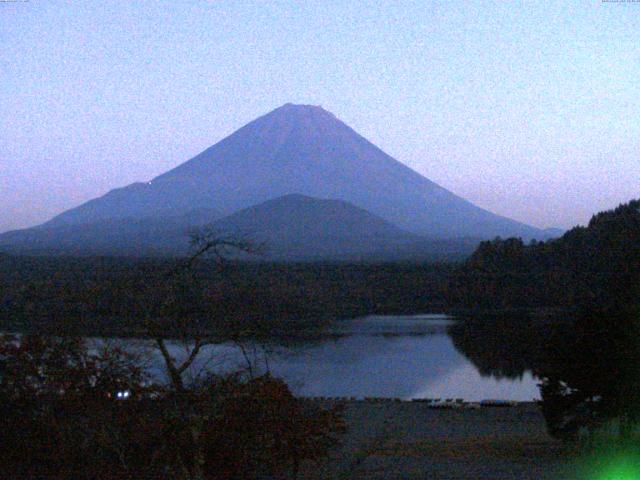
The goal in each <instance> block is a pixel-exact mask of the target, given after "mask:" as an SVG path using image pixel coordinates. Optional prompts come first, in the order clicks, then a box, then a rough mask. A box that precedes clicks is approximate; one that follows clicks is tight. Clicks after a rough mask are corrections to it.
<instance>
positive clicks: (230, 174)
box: [46, 104, 545, 238]
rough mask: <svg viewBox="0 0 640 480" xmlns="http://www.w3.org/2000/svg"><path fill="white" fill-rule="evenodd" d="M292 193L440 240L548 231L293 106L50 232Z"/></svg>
mask: <svg viewBox="0 0 640 480" xmlns="http://www.w3.org/2000/svg"><path fill="white" fill-rule="evenodd" d="M290 193H302V194H305V195H309V196H312V197H317V198H327V199H338V200H344V201H347V202H350V203H352V204H354V205H355V206H358V207H360V208H363V209H365V210H368V211H369V212H371V213H373V214H374V215H378V216H380V217H381V218H383V219H385V220H387V221H389V222H391V223H393V224H395V225H397V226H398V227H400V228H402V229H404V230H408V231H410V232H413V233H417V234H421V235H426V236H429V237H433V238H454V237H468V236H471V237H480V238H492V237H495V236H497V235H500V236H503V237H506V236H522V237H524V238H533V237H537V238H543V237H544V236H545V234H544V232H543V231H541V230H539V229H536V228H533V227H530V226H528V225H524V224H522V223H519V222H516V221H514V220H510V219H507V218H505V217H501V216H498V215H495V214H493V213H490V212H488V211H486V210H483V209H481V208H479V207H477V206H475V205H473V204H471V203H470V202H468V201H466V200H464V199H462V198H460V197H458V196H456V195H454V194H453V193H451V192H449V191H448V190H446V189H444V188H442V187H441V186H439V185H437V184H436V183H434V182H432V181H430V180H428V179H427V178H425V177H423V176H422V175H420V174H418V173H417V172H415V171H413V170H411V169H410V168H409V167H407V166H405V165H404V164H402V163H400V162H398V161H397V160H395V159H393V158H392V157H390V156H389V155H387V154H386V153H384V152H383V151H382V150H380V149H379V148H378V147H376V146H375V145H373V144H372V143H371V142H369V141H368V140H366V139H365V138H363V137H362V136H360V135H358V134H357V133H356V132H355V131H354V130H353V129H351V128H350V127H348V126H347V125H345V124H344V123H343V122H341V121H340V120H338V119H337V118H336V117H335V116H334V115H333V114H331V113H329V112H327V111H325V110H323V109H322V108H320V107H316V106H310V105H293V104H286V105H284V106H282V107H280V108H277V109H275V110H274V111H272V112H270V113H268V114H266V115H264V116H262V117H259V118H258V119H256V120H254V121H252V122H250V123H249V124H247V125H245V126H244V127H242V128H240V129H239V130H237V131H236V132H234V133H233V134H231V135H230V136H228V137H226V138H225V139H223V140H221V141H220V142H218V143H216V144H215V145H213V146H212V147H210V148H208V149H207V150H205V151H203V152H202V153H200V154H199V155H196V156H195V157H194V158H192V159H191V160H189V161H187V162H185V163H183V164H181V165H179V166H178V167H176V168H174V169H172V170H170V171H168V172H166V173H164V174H162V175H160V176H158V177H156V178H155V179H153V180H152V181H150V182H148V183H134V184H132V185H129V186H127V187H124V188H121V189H116V190H112V191H111V192H109V193H107V194H106V195H104V196H103V197H100V198H97V199H94V200H91V201H89V202H87V203H85V204H83V205H81V206H79V207H77V208H74V209H71V210H68V211H66V212H64V213H62V214H60V215H58V216H57V217H55V218H54V219H53V220H51V221H50V222H48V223H47V224H46V225H48V226H56V225H61V224H73V223H92V222H94V221H96V220H102V219H106V218H145V217H152V216H164V215H179V214H182V213H184V212H186V211H190V210H193V209H195V208H215V209H217V210H219V211H220V212H221V213H222V214H224V215H229V214H231V213H233V212H235V211H237V210H240V209H242V208H246V207H249V206H252V205H255V204H258V203H261V202H264V201H266V200H269V199H272V198H277V197H280V196H283V195H287V194H290Z"/></svg>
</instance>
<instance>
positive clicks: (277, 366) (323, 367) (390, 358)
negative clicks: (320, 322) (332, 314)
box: [151, 315, 539, 401]
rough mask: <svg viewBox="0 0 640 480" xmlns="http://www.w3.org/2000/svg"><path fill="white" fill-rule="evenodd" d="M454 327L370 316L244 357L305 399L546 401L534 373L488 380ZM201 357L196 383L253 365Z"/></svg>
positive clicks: (223, 348) (234, 355)
mask: <svg viewBox="0 0 640 480" xmlns="http://www.w3.org/2000/svg"><path fill="white" fill-rule="evenodd" d="M452 323H453V321H452V320H450V319H449V318H448V317H446V316H443V315H420V316H368V317H363V318H358V319H354V320H345V321H343V322H342V323H340V326H339V328H338V330H337V331H334V332H333V333H335V334H336V335H331V336H328V337H327V338H323V339H322V340H318V341H316V342H314V343H313V344H308V345H305V346H296V347H292V348H290V349H287V350H283V349H282V350H281V349H275V351H270V352H269V353H267V354H266V355H265V352H264V351H263V350H261V349H259V348H251V347H250V348H248V349H247V351H246V352H245V353H246V354H247V356H248V357H249V359H250V360H251V361H252V364H254V368H255V369H257V370H260V371H264V369H265V368H266V366H267V365H268V368H269V369H270V371H271V372H272V373H273V374H274V375H276V376H278V377H281V378H283V379H285V380H286V381H287V383H289V385H290V387H291V389H292V390H293V392H294V393H295V394H297V395H302V396H326V397H343V396H353V397H364V396H379V397H400V398H404V399H410V398H421V397H430V398H464V399H465V400H469V401H478V400H483V399H490V398H491V399H493V398H497V399H509V400H532V399H538V398H539V393H538V387H537V384H536V379H535V378H533V377H532V375H531V374H530V373H529V372H527V371H525V372H523V373H522V375H521V376H518V377H516V378H496V377H492V376H486V375H485V376H483V375H481V374H480V373H479V371H478V369H477V368H476V367H475V366H474V364H473V363H472V362H471V361H470V360H469V359H467V358H466V357H465V355H464V354H463V353H461V352H460V351H458V350H457V349H456V347H455V346H454V344H453V342H452V338H451V336H450V335H449V333H448V330H449V327H450V325H451V324H452ZM171 352H172V354H173V355H175V356H180V355H184V354H185V352H184V350H183V348H182V347H181V346H180V345H179V344H172V345H171ZM153 354H154V355H156V353H153ZM200 358H201V360H200V361H199V362H198V363H197V364H195V365H194V367H193V368H192V369H191V372H190V374H191V375H192V376H193V377H195V376H197V375H199V374H202V372H203V371H206V370H209V371H217V372H221V371H232V370H235V369H238V368H245V367H246V365H247V361H246V357H245V356H243V354H242V352H241V351H240V349H239V348H238V347H236V346H234V345H231V344H222V345H212V346H209V347H207V349H206V350H205V351H204V352H203V353H202V355H201V357H200ZM156 362H157V363H156ZM151 363H152V364H155V368H156V371H157V373H158V374H160V372H161V369H160V367H159V366H160V365H161V364H162V362H161V360H160V359H159V358H158V357H156V358H155V360H153V361H152V362H151Z"/></svg>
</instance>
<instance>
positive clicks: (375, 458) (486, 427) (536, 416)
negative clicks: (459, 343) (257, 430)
mask: <svg viewBox="0 0 640 480" xmlns="http://www.w3.org/2000/svg"><path fill="white" fill-rule="evenodd" d="M345 417H346V421H347V425H348V428H349V431H348V433H347V434H346V436H345V438H344V441H343V445H342V447H341V448H340V449H339V450H338V451H336V452H335V453H334V454H333V455H332V456H331V458H330V459H329V460H328V461H326V462H323V464H321V465H316V466H313V467H311V466H309V467H308V468H305V471H304V472H303V475H302V478H305V479H309V480H316V479H317V480H327V479H370V480H375V479H432V480H444V479H446V480H462V479H465V480H466V479H474V480H478V479H491V480H502V479H516V480H540V479H553V480H559V479H564V478H570V477H568V476H566V475H565V474H564V473H563V472H566V470H567V465H568V459H567V453H566V452H564V451H563V446H562V444H561V443H560V442H558V441H556V440H554V439H553V438H551V437H550V436H549V435H548V434H547V432H546V429H545V424H544V419H543V418H542V415H541V414H540V411H539V409H538V407H536V406H535V405H532V404H521V405H519V406H517V407H505V408H481V409H478V410H434V409H429V408H427V405H426V404H424V403H419V402H403V403H393V402H384V403H366V402H359V401H354V402H348V403H347V404H346V412H345Z"/></svg>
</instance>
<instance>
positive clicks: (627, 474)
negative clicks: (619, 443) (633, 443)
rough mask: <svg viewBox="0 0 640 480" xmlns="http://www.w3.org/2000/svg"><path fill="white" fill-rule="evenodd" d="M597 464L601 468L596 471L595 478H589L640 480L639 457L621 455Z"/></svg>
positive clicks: (600, 479) (599, 479)
mask: <svg viewBox="0 0 640 480" xmlns="http://www.w3.org/2000/svg"><path fill="white" fill-rule="evenodd" d="M602 460H604V462H603V461H602ZM596 463H597V464H599V465H600V468H597V469H596V472H597V473H596V475H595V476H593V477H588V478H593V479H594V480H640V459H639V458H638V456H637V455H634V454H629V455H624V454H619V455H616V456H614V457H612V458H608V459H601V461H598V462H596Z"/></svg>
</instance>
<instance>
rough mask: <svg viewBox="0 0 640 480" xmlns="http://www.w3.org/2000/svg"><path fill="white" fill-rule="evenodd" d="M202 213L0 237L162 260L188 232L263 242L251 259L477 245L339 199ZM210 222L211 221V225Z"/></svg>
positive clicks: (5, 243) (13, 246)
mask: <svg viewBox="0 0 640 480" xmlns="http://www.w3.org/2000/svg"><path fill="white" fill-rule="evenodd" d="M216 218H217V217H216V213H215V212H211V211H208V210H203V211H195V212H190V214H188V215H183V216H176V217H170V216H165V217H157V218H145V219H131V218H128V219H106V220H99V221H96V222H94V223H91V224H65V225H60V226H47V227H40V228H34V229H29V230H22V231H16V232H9V233H7V234H4V235H0V250H5V251H7V252H10V253H18V254H67V255H68V254H72V255H120V256H165V255H186V254H188V253H189V230H191V229H193V228H194V227H198V226H200V227H205V228H206V229H210V230H212V231H214V232H216V233H217V234H219V235H220V236H229V235H230V236H233V237H235V238H247V239H251V240H253V241H256V242H260V243H264V244H265V246H266V251H265V252H264V253H263V254H262V255H261V256H259V257H252V258H253V259H256V260H281V261H308V260H406V259H418V260H424V259H446V258H455V259H459V258H463V257H465V256H467V255H469V254H471V252H472V251H473V249H474V248H475V247H476V246H477V244H478V242H479V241H478V240H473V239H466V240H440V241H437V240H429V239H425V238H423V237H420V236H418V235H415V234H412V233H409V232H406V231H404V230H401V229H399V228H398V227H396V226H394V225H392V224H391V223H389V222H387V221H385V220H383V219H381V218H380V217H377V216H375V215H373V214H371V213H369V212H367V211H366V210H363V209H361V208H358V207H355V206H353V205H351V204H349V203H347V202H343V201H341V200H320V199H316V198H311V197H307V196H304V195H298V194H291V195H285V196H283V197H278V198H276V199H272V200H268V201H266V202H263V203H261V204H258V205H255V206H252V207H248V208H246V209H243V210H240V211H238V212H236V213H234V214H232V215H230V216H228V217H225V218H222V219H219V220H215V219H216ZM214 220H215V221H214Z"/></svg>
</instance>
